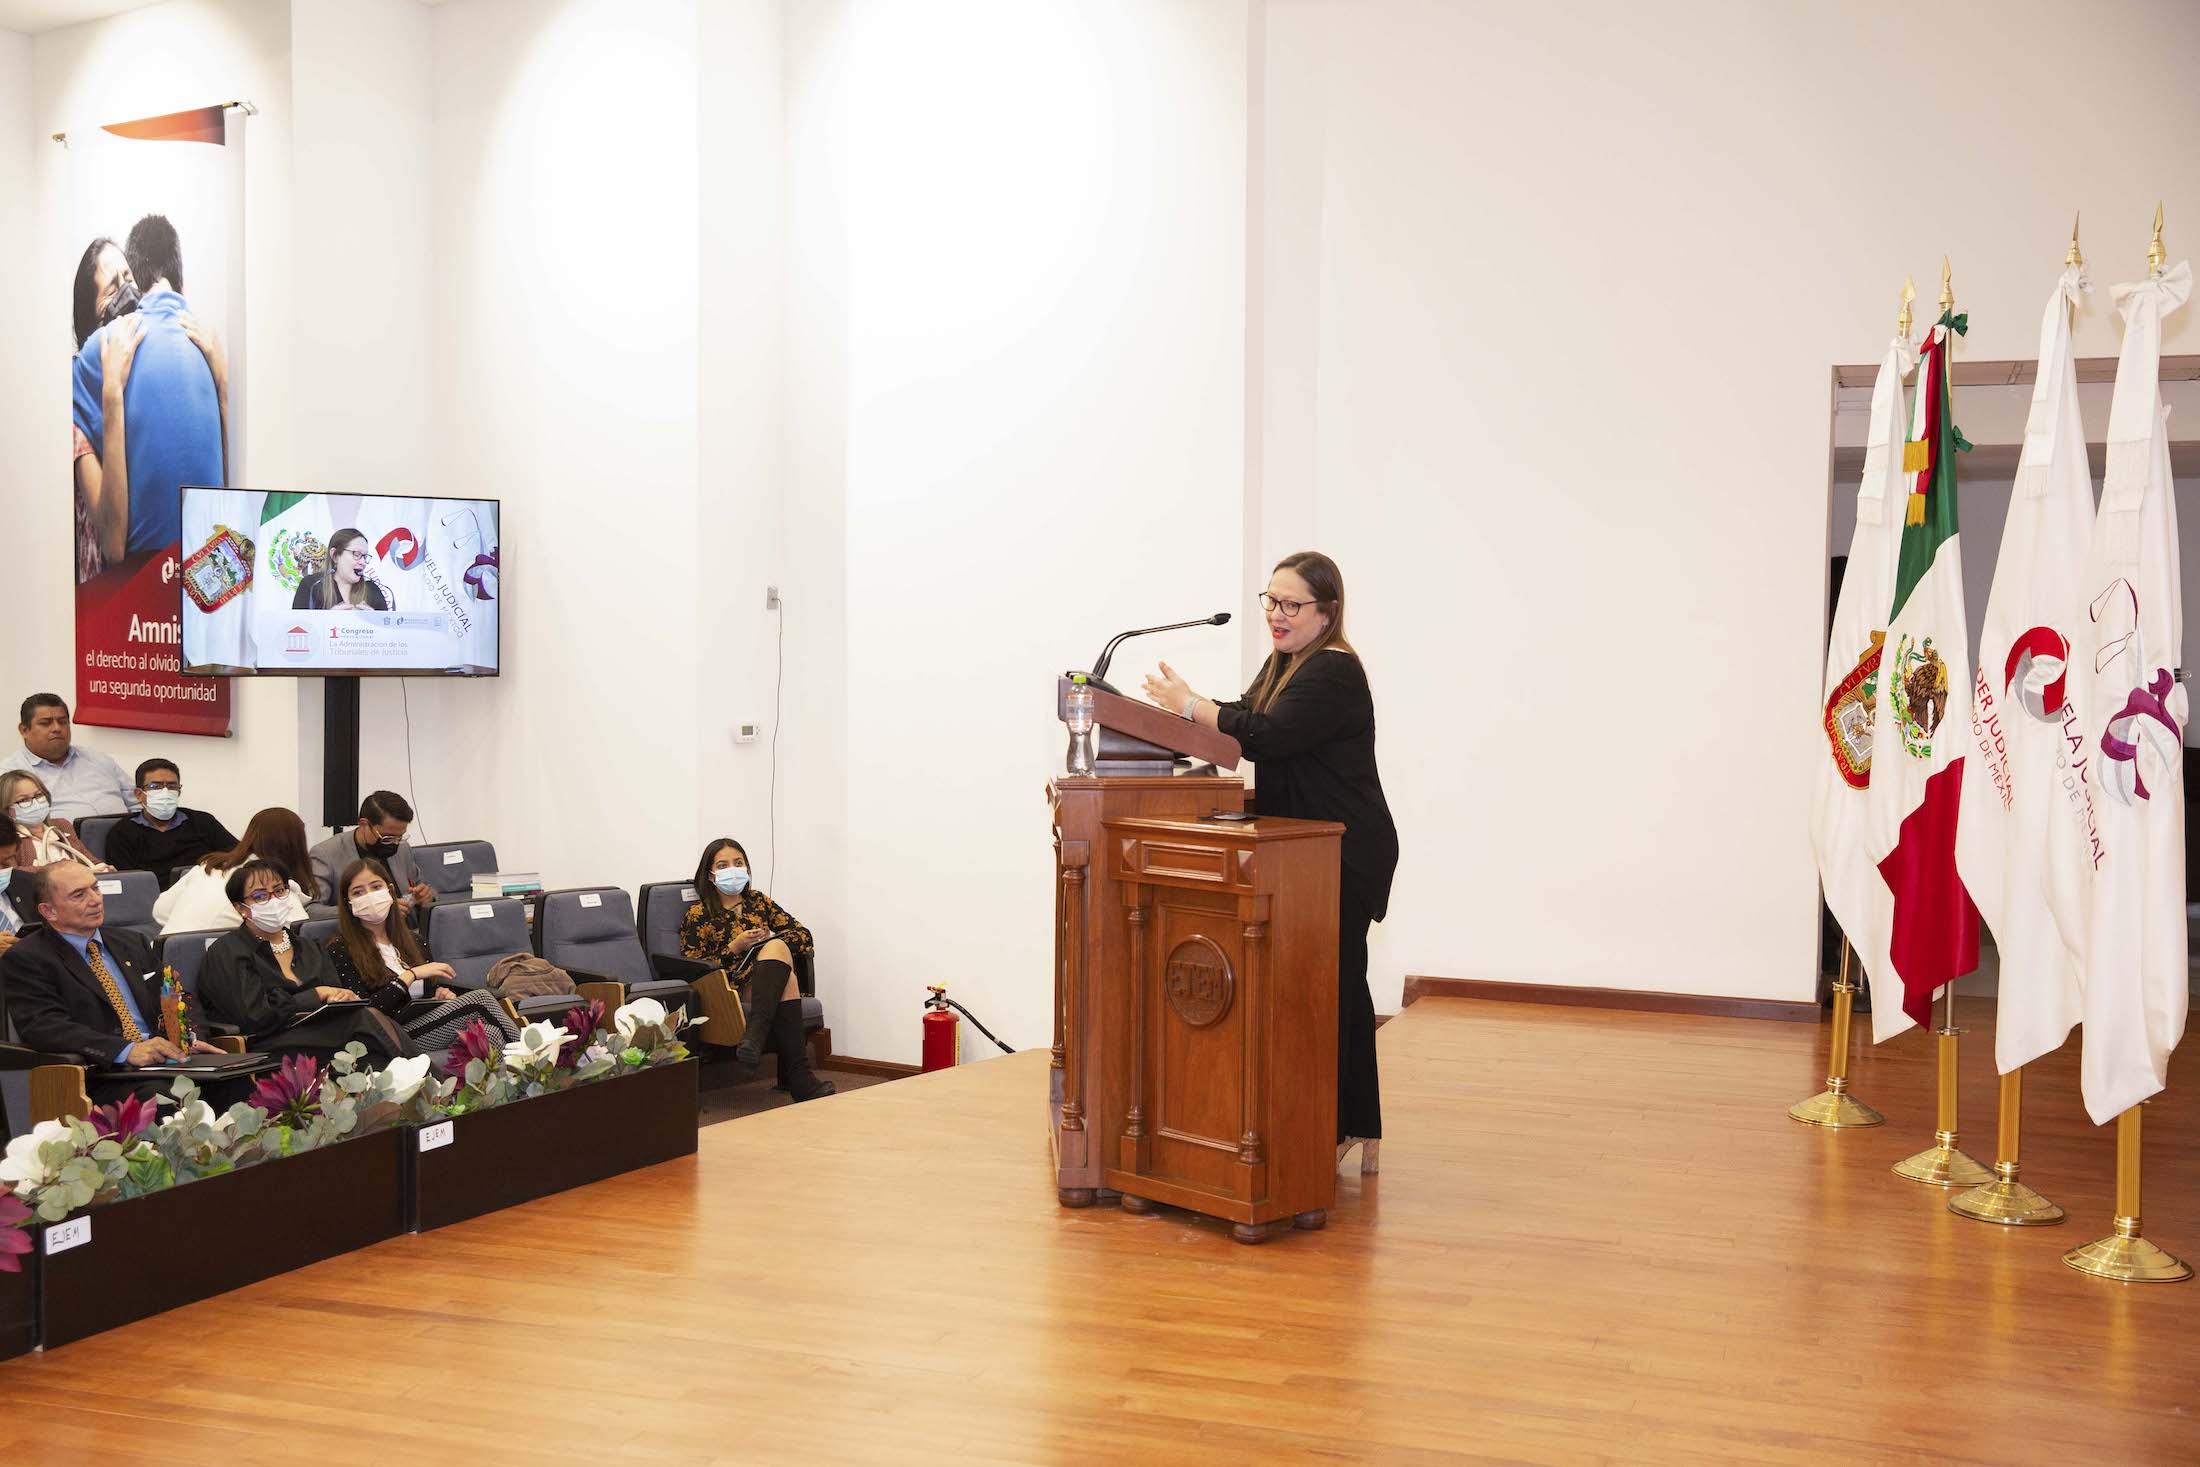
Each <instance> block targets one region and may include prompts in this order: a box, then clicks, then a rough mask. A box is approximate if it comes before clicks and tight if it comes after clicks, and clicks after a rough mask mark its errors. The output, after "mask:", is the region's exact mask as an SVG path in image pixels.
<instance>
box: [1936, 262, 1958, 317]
mask: <svg viewBox="0 0 2200 1467" xmlns="http://www.w3.org/2000/svg"><path fill="white" fill-rule="evenodd" d="M1952 278H1953V277H1952V276H1951V275H1950V273H1949V270H1948V257H1947V256H1946V255H1942V256H1941V257H1940V309H1941V310H1942V311H1943V312H1947V311H1952V310H1954V309H1955V308H1956V291H1955V287H1954V286H1952V285H1950V284H1949V283H1948V282H1949V280H1950V279H1952Z"/></svg>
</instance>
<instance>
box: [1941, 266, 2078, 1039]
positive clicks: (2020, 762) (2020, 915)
mask: <svg viewBox="0 0 2200 1467" xmlns="http://www.w3.org/2000/svg"><path fill="white" fill-rule="evenodd" d="M2089 288H2090V287H2089V286H2088V285H2087V283H2086V279H2085V269H2084V267H2083V266H2082V265H2073V266H2071V267H2069V268H2068V269H2066V270H2064V271H2063V273H2062V278H2061V279H2060V280H2058V281H2057V282H2056V283H2055V290H2054V293H2053V294H2052V295H2050V296H2049V297H2048V298H2047V312H2046V315H2045V316H2044V317H2043V318H2042V319H2041V321H2040V356H2039V362H2040V370H2039V377H2038V379H2037V381H2035V382H2034V384H2033V387H2032V411H2031V417H2030V418H2029V420H2028V421H2027V422H2026V424H2025V430H2024V452H2023V456H2022V458H2021V459H2019V461H2018V464H2017V479H2016V484H2015V486H2014V488H2013V490H2012V492H2011V494H2010V501H2009V520H2008V526H2007V528H2005V529H2004V530H2003V531H2002V536H2001V559H2000V560H1999V562H1998V563H1997V564H1996V565H1995V567H1994V590H1993V594H1992V595H1990V596H1989V597H1987V600H1986V626H1985V630H1984V634H1983V635H1982V636H1981V637H1980V639H1979V658H1978V660H1979V666H1978V673H1977V676H1976V677H1975V679H1974V680H1973V684H1972V689H1971V692H1972V702H1971V729H1970V743H1971V748H1970V752H1969V753H1968V754H1967V755H1966V756H1965V760H1964V770H1963V773H1964V787H1963V822H1962V824H1961V826H1960V827H1958V829H1957V832H1956V867H1957V869H1958V870H1959V871H1960V872H1961V873H1962V875H1963V885H1964V887H1965V889H1966V890H1968V891H1969V892H1970V893H1971V895H1972V896H1973V897H1974V898H1975V899H1976V900H1977V902H1978V905H1979V910H1980V912H1981V913H1982V914H1983V915H1984V916H1985V918H1986V925H1987V926H1988V927H1990V928H1992V929H1993V933H1994V945H1995V947H1996V948H1997V949H1998V950H1999V952H2000V954H2001V981H2000V994H1999V1000H1998V1003H1999V1007H1998V1014H1999V1017H1998V1020H1997V1022H1996V1025H1995V1030H1994V1058H1995V1061H1996V1063H1997V1064H1998V1065H1999V1067H2000V1069H2001V1072H2002V1073H2003V1074H2007V1073H2009V1072H2010V1071H2011V1070H2014V1069H2017V1068H2019V1067H2020V1066H2022V1065H2025V1064H2029V1063H2030V1062H2031V1061H2033V1060H2036V1059H2038V1058H2039V1057H2040V1056H2041V1055H2043V1054H2048V1053H2051V1052H2052V1051H2054V1050H2056V1049H2059V1048H2061V1047H2062V1042H2063V1041H2064V1040H2065V1039H2067V1038H2069V1037H2070V1031H2071V1029H2072V1028H2073V1027H2074V1026H2075V1025H2076V1024H2077V1022H2078V1019H2079V1017H2080V1008H2081V1001H2080V996H2079V995H2080V983H2079V974H2080V971H2081V967H2080V964H2081V957H2082V954H2083V952H2084V947H2085V941H2084V939H2085V900H2086V892H2087V889H2088V887H2089V886H2090V885H2091V877H2092V858H2091V855H2090V853H2089V851H2090V845H2091V841H2090V835H2089V832H2090V830H2091V828H2092V825H2093V810H2092V804H2093V790H2092V785H2091V783H2090V781H2089V779H2088V776H2087V773H2086V770H2087V760H2086V758H2085V755H2084V746H2085V744H2086V742H2087V740H2086V737H2085V734H2084V731H2083V730H2084V728H2085V722H2086V721H2085V719H2084V718H2083V717H2081V715H2080V703H2081V698H2080V695H2081V694H2082V692H2083V688H2082V686H2080V685H2082V684H2083V682H2084V681H2085V680H2084V679H2083V678H2080V677H2078V676H2077V675H2076V674H2075V673H2074V672H2073V668H2074V667H2075V665H2076V664H2074V663H2073V662H2072V660H2071V645H2072V643H2073V641H2074V640H2075V639H2076V638H2077V636H2078V625H2079V623H2080V622H2081V621H2082V620H2083V619H2084V614H2085V601H2086V594H2085V590H2084V585H2085V557H2086V545H2087V543H2088V542H2089V541H2090V540H2091V539H2092V538H2093V472H2092V469H2091V468H2090V467H2089V466H2088V464H2087V462H2086V456H2085V426H2084V424H2083V423H2082V422H2081V421H2080V419H2079V416H2078V364H2077V359H2076V358H2075V357H2074V356H2073V355H2072V353H2071V348H2070V313H2071V312H2072V311H2073V310H2075V309H2076V308H2077V306H2078V303H2079V302H2080V300H2081V299H2083V296H2084V293H2085V292H2086V290H2088V289H2089Z"/></svg>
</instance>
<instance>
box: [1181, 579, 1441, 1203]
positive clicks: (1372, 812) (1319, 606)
mask: <svg viewBox="0 0 2200 1467" xmlns="http://www.w3.org/2000/svg"><path fill="white" fill-rule="evenodd" d="M1260 605H1261V610H1262V611H1264V612H1266V613H1267V617H1268V639H1269V645H1270V651H1269V654H1268V661H1267V663H1266V665H1264V666H1263V667H1262V668H1261V670H1260V675H1259V676H1258V677H1256V678H1254V679H1253V685H1252V686H1251V687H1249V688H1247V689H1246V690H1245V693H1244V696H1242V697H1239V698H1234V699H1232V700H1231V701H1229V702H1227V703H1217V702H1215V701H1214V700H1213V699H1211V698H1202V697H1201V696H1199V694H1197V693H1195V692H1193V691H1192V690H1191V688H1190V687H1189V686H1187V685H1186V683H1185V681H1184V679H1182V678H1180V677H1178V676H1177V675H1176V671H1175V669H1173V668H1171V667H1170V666H1169V664H1167V663H1166V662H1164V663H1162V664H1161V672H1160V675H1159V676H1154V677H1148V678H1147V679H1146V696H1147V697H1148V698H1151V699H1152V700H1153V701H1154V702H1156V703H1158V704H1160V705H1161V706H1162V707H1163V708H1166V709H1168V710H1169V711H1170V712H1171V713H1174V714H1177V715H1178V716H1180V717H1183V718H1188V719H1191V720H1192V721H1193V722H1195V723H1200V724H1204V725H1206V726H1207V727H1208V728H1214V729H1220V730H1221V731H1222V732H1223V733H1226V734H1228V735H1229V736H1230V737H1231V738H1234V739H1236V740H1237V741H1238V745H1239V747H1240V748H1242V749H1243V750H1244V751H1245V757H1246V758H1248V759H1250V760H1252V761H1253V762H1254V763H1255V764H1257V765H1258V766H1259V767H1260V773H1259V780H1258V786H1259V800H1260V813H1261V814H1263V815H1282V816H1290V817H1294V818H1297V819H1300V820H1335V821H1337V822H1339V823H1341V824H1342V825H1343V826H1344V842H1343V853H1342V857H1341V864H1342V866H1343V870H1342V872H1341V873H1340V875H1341V877H1342V880H1341V881H1340V882H1339V883H1338V894H1337V907H1338V910H1337V1160H1338V1161H1339V1162H1340V1163H1341V1162H1343V1160H1344V1158H1345V1154H1346V1153H1347V1152H1348V1151H1350V1150H1351V1149H1352V1147H1353V1146H1354V1145H1358V1146H1359V1147H1360V1170H1361V1171H1363V1172H1372V1171H1376V1170H1378V1169H1379V1158H1378V1150H1379V1146H1380V1143H1381V1140H1382V1134H1383V1108H1382V1097H1381V1091H1380V1088H1379V1086H1378V1085H1377V1083H1376V1078H1375V1001H1374V998H1373V997H1372V996H1371V995H1370V994H1369V993H1368V989H1367V929H1368V924H1369V923H1371V922H1379V921H1381V920H1382V918H1383V914H1384V913H1385V912H1386V911H1387V910H1389V907H1390V878H1391V873H1392V872H1394V871H1395V870H1396V869H1397V867H1398V827H1397V826H1396V825H1394V824H1392V823H1391V819H1390V806H1389V805H1388V804H1387V803H1386V802H1385V801H1384V799H1383V784H1382V779H1381V778H1380V776H1378V775H1377V774H1376V772H1375V699H1374V695H1373V694H1372V693H1371V692H1369V690H1368V686H1367V669H1365V668H1364V667H1362V666H1361V665H1360V659H1359V656H1358V654H1357V653H1355V652H1354V651H1353V650H1352V644H1351V643H1349V642H1347V641H1346V640H1345V638H1344V577H1343V576H1342V575H1341V574H1340V573H1339V572H1338V570H1337V563H1336V562H1335V561H1333V560H1331V559H1330V558H1329V557H1328V556H1326V555H1323V554H1321V553H1319V552H1318V551H1312V550H1302V551H1300V552H1299V553H1298V554H1296V555H1287V556H1285V557H1284V558H1283V559H1282V560H1281V561H1279V562H1277V564H1276V570H1275V574H1274V575H1272V576H1270V577H1269V578H1268V589H1267V591H1265V592H1264V593H1262V595H1261V598H1260Z"/></svg>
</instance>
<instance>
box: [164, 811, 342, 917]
mask: <svg viewBox="0 0 2200 1467" xmlns="http://www.w3.org/2000/svg"><path fill="white" fill-rule="evenodd" d="M250 861H271V862H273V863H274V864H275V865H277V866H280V867H281V868H282V869H283V870H284V871H286V872H287V871H304V870H305V869H306V824H305V822H304V821H303V820H300V819H299V818H298V816H297V812H295V811H292V810H285V809H283V808H282V807H281V806H279V805H272V806H269V807H268V808H267V809H265V810H262V811H261V812H260V813H259V814H257V815H255V816H253V817H252V819H251V821H250V822H249V823H247V824H246V826H245V828H244V836H243V838H242V839H240V840H239V841H238V842H237V843H236V844H235V845H234V846H232V847H230V848H229V849H228V850H226V851H221V852H218V853H216V854H214V855H211V856H207V857H205V858H204V859H202V860H201V861H200V862H199V863H198V864H197V865H195V866H192V867H191V868H190V869H189V870H187V871H185V872H184V873H183V875H181V876H179V877H177V878H176V882H175V884H174V885H173V886H171V887H169V888H168V890H166V891H164V892H162V893H161V894H160V900H159V901H157V902H155V903H153V919H154V920H155V921H157V922H159V923H160V935H161V936H162V937H167V936H169V935H171V934H173V933H177V932H224V931H227V930H228V929H230V928H232V927H235V926H236V925H237V924H238V922H239V921H240V920H241V919H240V918H239V917H238V915H237V905H236V903H235V902H234V901H232V900H231V899H230V896H229V891H228V886H229V876H230V873H231V872H233V871H236V870H237V869H238V868H239V867H241V866H243V865H245V864H246V863H247V862H250ZM306 901H307V896H306V893H305V892H304V890H302V889H301V888H300V887H299V885H298V883H297V882H295V881H293V882H291V884H290V904H289V905H288V906H287V907H286V908H285V909H284V912H283V920H284V922H285V924H286V925H288V924H295V923H299V922H303V921H305V920H306V916H307V912H306Z"/></svg>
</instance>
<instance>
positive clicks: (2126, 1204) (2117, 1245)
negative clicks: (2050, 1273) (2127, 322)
mask: <svg viewBox="0 0 2200 1467" xmlns="http://www.w3.org/2000/svg"><path fill="white" fill-rule="evenodd" d="M2168 260H2169V252H2168V251H2167V250H2165V249H2163V248H2162V206H2161V205H2160V204H2156V205H2155V206H2154V239H2153V242H2152V243H2150V244H2149V245H2148V246H2147V274H2148V276H2149V277H2150V278H2152V279H2157V280H2158V279H2160V278H2161V275H2162V266H2163V265H2164V264H2165V263H2167V262H2168ZM2142 1103H2143V1102H2142ZM2139 1151H2140V1147H2139V1107H2138V1106H2136V1105H2135V1106H2132V1107H2131V1108H2130V1109H2129V1110H2127V1111H2125V1112H2124V1113H2123V1114H2122V1115H2120V1116H2118V1117H2116V1222H2115V1229H2116V1230H2115V1231H2114V1232H2112V1233H2110V1234H2109V1235H2108V1236H2107V1237H2105V1238H2100V1239H2097V1240H2095V1241H2094V1242H2091V1243H2088V1244H2086V1245H2085V1246H2084V1247H2083V1248H2073V1249H2071V1250H2070V1251H2069V1252H2068V1253H2065V1254H2064V1255H2063V1262H2065V1263H2067V1264H2069V1265H2070V1266H2071V1267H2072V1268H2074V1269H2076V1270H2078V1272H2080V1273H2089V1274H2092V1275H2093V1276H2094V1277H2095V1278H2101V1279H2114V1280H2116V1281H2117V1282H2118V1283H2125V1284H2173V1283H2177V1282H2179V1281H2181V1280H2184V1279H2189V1278H2191V1277H2192V1265H2191V1264H2188V1263H2186V1262H2185V1261H2184V1260H2183V1259H2181V1258H2179V1257H2178V1256H2177V1255H2176V1254H2174V1253H2170V1252H2167V1251H2165V1250H2164V1249H2162V1248H2160V1247H2157V1246H2156V1245H2155V1244H2153V1243H2149V1242H2148V1241H2147V1240H2146V1239H2145V1238H2142V1237H2140V1236H2139Z"/></svg>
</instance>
